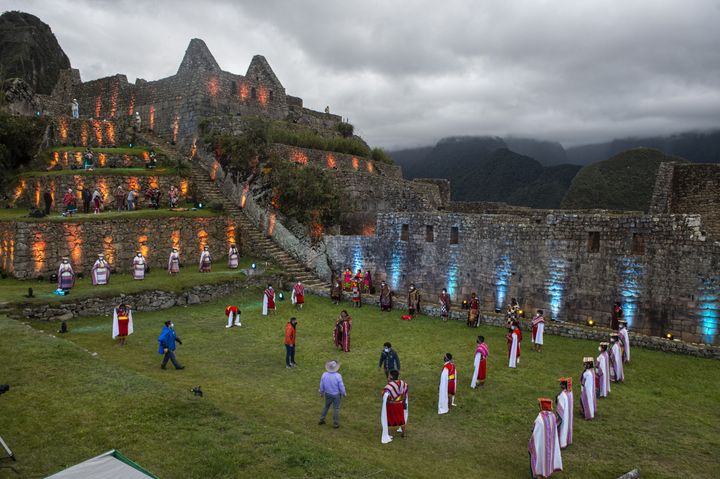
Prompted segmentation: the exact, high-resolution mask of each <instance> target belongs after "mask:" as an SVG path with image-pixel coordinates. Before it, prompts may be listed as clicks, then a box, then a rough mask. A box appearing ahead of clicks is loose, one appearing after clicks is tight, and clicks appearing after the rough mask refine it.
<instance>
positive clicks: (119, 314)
mask: <svg viewBox="0 0 720 479" xmlns="http://www.w3.org/2000/svg"><path fill="white" fill-rule="evenodd" d="M132 333H133V320H132V311H131V310H130V307H129V306H127V305H126V304H123V303H120V304H119V305H118V306H117V307H116V308H115V309H114V310H113V331H112V338H113V339H115V338H120V339H119V340H118V343H119V344H120V346H124V345H125V341H126V340H127V337H128V336H129V335H131V334H132Z"/></svg>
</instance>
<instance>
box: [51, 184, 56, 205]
mask: <svg viewBox="0 0 720 479" xmlns="http://www.w3.org/2000/svg"><path fill="white" fill-rule="evenodd" d="M50 198H52V204H53V206H54V205H55V178H52V179H51V180H50Z"/></svg>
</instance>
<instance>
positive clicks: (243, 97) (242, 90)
mask: <svg viewBox="0 0 720 479" xmlns="http://www.w3.org/2000/svg"><path fill="white" fill-rule="evenodd" d="M238 94H239V95H240V101H247V99H248V98H250V88H249V87H248V86H247V84H246V83H241V84H240V87H239V90H238Z"/></svg>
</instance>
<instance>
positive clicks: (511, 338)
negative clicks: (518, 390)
mask: <svg viewBox="0 0 720 479" xmlns="http://www.w3.org/2000/svg"><path fill="white" fill-rule="evenodd" d="M506 338H507V345H508V367H509V368H516V367H517V365H518V363H520V342H521V341H522V333H521V332H520V328H519V327H518V325H517V323H516V322H513V323H511V324H510V327H509V328H508V334H507V336H506Z"/></svg>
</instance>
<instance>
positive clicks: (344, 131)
mask: <svg viewBox="0 0 720 479" xmlns="http://www.w3.org/2000/svg"><path fill="white" fill-rule="evenodd" d="M337 130H338V131H339V132H340V134H341V135H342V136H343V138H350V137H352V136H353V133H354V132H355V127H354V126H353V125H352V124H350V123H346V122H340V123H338V126H337Z"/></svg>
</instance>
